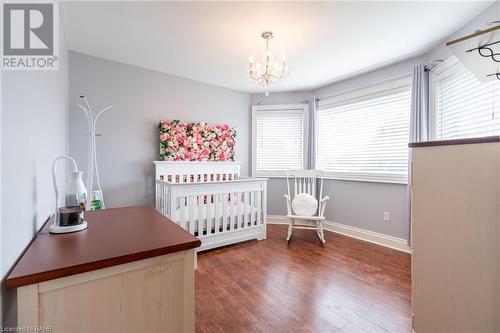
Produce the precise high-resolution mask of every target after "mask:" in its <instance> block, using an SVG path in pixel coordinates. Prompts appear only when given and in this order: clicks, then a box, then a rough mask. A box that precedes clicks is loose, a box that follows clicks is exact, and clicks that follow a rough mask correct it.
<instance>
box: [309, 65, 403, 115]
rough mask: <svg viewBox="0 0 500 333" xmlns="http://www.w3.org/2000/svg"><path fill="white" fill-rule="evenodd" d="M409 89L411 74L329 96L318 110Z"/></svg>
mask: <svg viewBox="0 0 500 333" xmlns="http://www.w3.org/2000/svg"><path fill="white" fill-rule="evenodd" d="M408 87H410V88H411V75H410V73H408V74H405V75H404V76H403V77H400V78H397V79H394V80H390V81H385V82H382V83H378V84H374V85H370V86H368V87H365V88H362V89H355V90H351V91H348V92H344V93H340V94H337V95H333V96H329V97H327V98H320V100H319V102H318V110H324V109H329V108H331V107H333V106H338V105H342V104H347V103H354V102H358V101H361V100H365V99H371V98H375V97H378V96H384V95H388V94H392V93H395V92H398V91H402V90H406V89H408Z"/></svg>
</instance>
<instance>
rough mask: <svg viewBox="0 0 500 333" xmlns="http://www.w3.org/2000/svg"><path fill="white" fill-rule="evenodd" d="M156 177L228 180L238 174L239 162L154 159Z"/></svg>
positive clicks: (179, 180)
mask: <svg viewBox="0 0 500 333" xmlns="http://www.w3.org/2000/svg"><path fill="white" fill-rule="evenodd" d="M154 163H155V170H156V177H155V178H156V179H157V180H165V181H168V182H171V183H205V182H219V181H230V180H233V179H235V178H237V177H238V176H239V175H240V163H239V162H232V161H231V162H210V161H155V162H154Z"/></svg>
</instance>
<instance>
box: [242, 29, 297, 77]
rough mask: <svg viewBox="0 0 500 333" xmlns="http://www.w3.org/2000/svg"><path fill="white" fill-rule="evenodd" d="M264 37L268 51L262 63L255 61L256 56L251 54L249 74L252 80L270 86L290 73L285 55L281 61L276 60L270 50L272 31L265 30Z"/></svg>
mask: <svg viewBox="0 0 500 333" xmlns="http://www.w3.org/2000/svg"><path fill="white" fill-rule="evenodd" d="M261 36H262V38H264V39H265V40H266V53H265V54H264V56H263V57H262V63H260V62H257V63H256V64H255V63H254V57H253V56H251V57H250V59H249V64H248V75H249V77H250V80H252V81H253V82H254V83H256V84H257V85H259V86H262V87H268V86H269V85H271V84H273V83H277V82H279V81H281V80H282V79H283V78H284V77H285V76H287V75H288V65H287V63H286V58H285V56H283V57H282V58H281V61H276V62H275V61H274V59H273V54H272V52H271V51H270V50H269V40H270V39H271V38H273V37H274V36H273V33H272V32H271V31H264V32H263V33H262V35H261Z"/></svg>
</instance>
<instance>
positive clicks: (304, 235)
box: [196, 225, 411, 333]
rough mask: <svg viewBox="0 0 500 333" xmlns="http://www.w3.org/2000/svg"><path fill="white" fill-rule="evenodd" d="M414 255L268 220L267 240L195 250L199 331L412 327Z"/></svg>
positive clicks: (406, 329)
mask: <svg viewBox="0 0 500 333" xmlns="http://www.w3.org/2000/svg"><path fill="white" fill-rule="evenodd" d="M410 314H411V310H410V255H409V254H406V253H403V252H399V251H396V250H391V249H388V248H385V247H382V246H378V245H375V244H371V243H367V242H363V241H360V240H356V239H353V238H350V237H345V236H341V235H337V234H333V233H330V232H326V245H325V247H324V248H323V247H322V246H321V244H320V242H319V240H318V238H317V237H316V234H315V233H314V232H313V231H310V230H296V231H294V235H293V238H292V240H291V242H290V245H289V246H287V242H286V226H283V225H268V231H267V240H263V241H259V242H257V241H250V242H246V243H241V244H237V245H233V246H228V247H224V248H219V249H216V250H212V251H207V252H203V253H200V254H199V255H198V269H197V271H196V331H197V332H248V331H251V332H370V333H371V332H411V319H410V316H411V315H410Z"/></svg>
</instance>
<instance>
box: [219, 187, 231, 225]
mask: <svg viewBox="0 0 500 333" xmlns="http://www.w3.org/2000/svg"><path fill="white" fill-rule="evenodd" d="M228 199H229V198H228V196H227V194H225V193H224V194H223V195H222V201H221V203H220V204H221V209H222V231H227V223H228V222H227V203H228Z"/></svg>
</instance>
